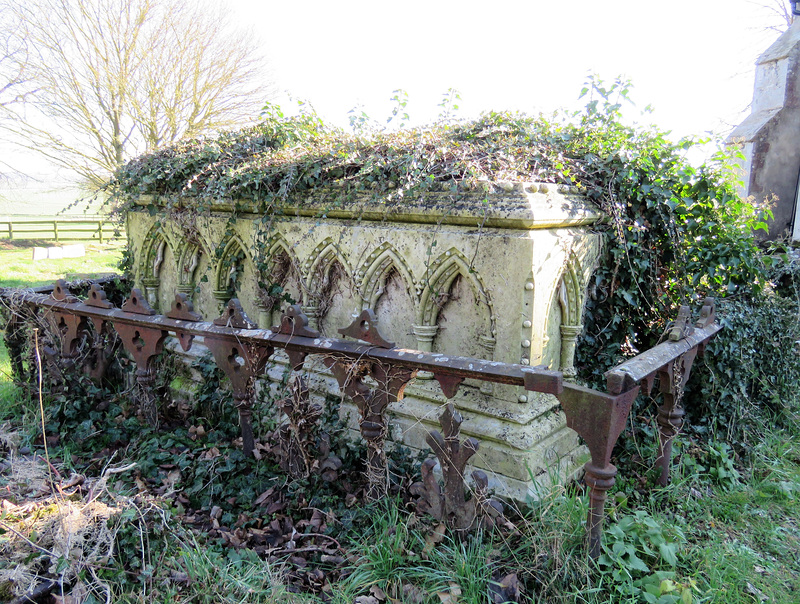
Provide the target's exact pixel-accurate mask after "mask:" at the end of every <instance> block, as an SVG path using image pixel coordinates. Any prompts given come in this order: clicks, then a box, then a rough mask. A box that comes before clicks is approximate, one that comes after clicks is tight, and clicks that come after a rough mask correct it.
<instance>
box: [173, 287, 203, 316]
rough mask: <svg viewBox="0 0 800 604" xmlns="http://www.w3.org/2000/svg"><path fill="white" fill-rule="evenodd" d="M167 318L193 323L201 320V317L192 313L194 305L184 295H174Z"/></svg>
mask: <svg viewBox="0 0 800 604" xmlns="http://www.w3.org/2000/svg"><path fill="white" fill-rule="evenodd" d="M167 317H169V318H170V319H177V320H179V321H192V322H195V323H196V322H197V321H202V320H203V317H201V316H200V315H199V314H198V313H196V312H195V311H194V304H192V301H191V300H190V299H189V296H187V295H186V294H175V300H174V301H173V302H172V308H171V309H170V311H169V312H168V313H167Z"/></svg>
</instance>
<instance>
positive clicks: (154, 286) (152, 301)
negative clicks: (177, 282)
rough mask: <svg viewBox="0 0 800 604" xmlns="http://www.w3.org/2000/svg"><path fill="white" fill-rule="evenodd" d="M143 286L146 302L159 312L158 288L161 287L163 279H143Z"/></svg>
mask: <svg viewBox="0 0 800 604" xmlns="http://www.w3.org/2000/svg"><path fill="white" fill-rule="evenodd" d="M142 285H143V286H144V296H145V300H147V303H148V304H149V305H150V307H151V308H152V309H153V310H158V286H159V285H161V279H159V278H158V277H154V278H150V279H142Z"/></svg>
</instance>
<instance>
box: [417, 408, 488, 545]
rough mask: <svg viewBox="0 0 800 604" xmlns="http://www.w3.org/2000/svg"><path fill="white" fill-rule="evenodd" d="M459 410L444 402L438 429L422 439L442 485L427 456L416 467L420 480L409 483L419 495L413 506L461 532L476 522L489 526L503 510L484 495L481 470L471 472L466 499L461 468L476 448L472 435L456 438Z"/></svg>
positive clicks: (463, 475)
mask: <svg viewBox="0 0 800 604" xmlns="http://www.w3.org/2000/svg"><path fill="white" fill-rule="evenodd" d="M462 422H463V418H462V417H461V414H460V413H459V412H458V411H457V410H456V409H455V407H453V404H452V403H448V404H447V406H446V407H445V410H444V412H443V413H442V415H441V417H440V418H439V424H440V425H441V427H442V432H443V433H444V434H442V433H440V432H438V431H436V430H433V431H432V432H429V433H428V436H427V438H426V439H425V440H426V441H427V443H428V445H429V446H430V447H431V449H433V453H434V455H436V457H437V458H438V460H439V465H440V466H441V469H442V478H443V479H444V489H442V487H441V486H440V485H439V481H438V480H436V478H435V476H434V474H433V469H434V468H435V467H436V460H434V459H428V460H426V461H425V462H424V463H423V464H422V467H421V468H420V472H421V474H422V482H418V483H415V484H413V485H411V493H412V494H413V495H416V496H417V497H419V499H418V500H417V509H418V511H420V512H423V513H428V514H431V515H432V516H433V517H434V518H436V519H437V520H440V521H442V522H445V523H446V524H447V525H448V526H449V528H450V529H451V530H454V531H456V532H457V534H463V533H465V532H466V531H469V530H471V529H473V528H475V527H476V526H479V525H483V526H492V525H493V524H494V523H495V522H496V521H497V520H498V519H499V518H501V517H502V514H503V506H502V505H501V504H500V503H499V502H497V501H495V500H493V499H490V498H489V496H488V493H487V491H488V482H489V481H488V478H487V476H486V474H485V473H484V472H481V471H480V470H476V471H474V472H472V479H473V481H474V483H475V488H474V491H473V494H472V497H471V498H470V499H469V500H468V499H467V498H466V493H467V491H468V487H467V485H466V482H465V474H464V468H465V467H466V465H467V461H468V460H469V458H470V457H472V456H473V455H475V453H476V452H477V450H478V441H477V439H475V438H467V439H466V440H464V441H463V442H462V441H461V440H460V431H461V423H462Z"/></svg>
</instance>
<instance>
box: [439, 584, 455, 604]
mask: <svg viewBox="0 0 800 604" xmlns="http://www.w3.org/2000/svg"><path fill="white" fill-rule="evenodd" d="M436 595H437V596H439V599H440V600H441V601H442V604H457V602H458V599H459V598H460V597H461V587H460V586H459V585H458V583H453V582H451V583H450V590H449V591H440V592H437V594H436Z"/></svg>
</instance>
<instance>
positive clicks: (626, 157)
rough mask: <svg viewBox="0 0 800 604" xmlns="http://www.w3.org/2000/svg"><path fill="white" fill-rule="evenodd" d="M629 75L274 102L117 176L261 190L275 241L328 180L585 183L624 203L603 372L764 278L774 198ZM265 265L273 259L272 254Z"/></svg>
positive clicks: (610, 283) (235, 199)
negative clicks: (672, 129)
mask: <svg viewBox="0 0 800 604" xmlns="http://www.w3.org/2000/svg"><path fill="white" fill-rule="evenodd" d="M628 90H629V84H628V83H627V82H625V81H623V80H620V79H617V80H616V81H614V82H612V83H610V84H607V83H605V82H603V81H602V80H599V79H597V78H590V80H589V81H588V83H587V86H586V88H585V89H584V91H583V94H584V95H585V96H586V98H587V104H586V107H585V109H584V110H583V111H582V112H579V113H576V114H565V113H559V114H555V115H552V116H544V115H537V116H531V115H526V114H521V113H508V112H506V113H495V112H490V113H486V114H483V115H482V116H481V117H479V118H478V119H475V120H471V121H456V120H454V119H453V116H452V111H453V109H454V108H456V106H455V105H454V100H457V95H456V94H455V93H454V91H448V94H449V95H450V97H448V98H447V99H446V101H445V106H444V108H445V109H446V112H447V115H446V116H445V117H443V118H442V119H440V120H439V121H438V122H437V123H435V124H432V125H430V126H427V127H422V128H413V129H405V128H401V129H399V130H397V131H394V132H389V131H385V130H380V129H378V128H374V127H367V126H368V125H369V122H368V120H367V118H366V117H365V116H356V117H357V118H358V119H356V122H358V123H357V125H358V126H359V127H358V128H355V127H354V130H355V131H356V132H355V133H346V132H344V131H342V130H340V129H337V128H334V127H331V126H329V125H327V124H325V123H324V122H323V121H322V120H321V119H320V118H319V117H318V116H317V115H316V114H315V113H313V111H306V112H304V113H301V114H300V115H299V116H292V117H287V116H285V115H284V114H283V113H282V112H281V110H280V109H279V108H278V107H276V106H273V105H268V106H267V107H266V108H265V109H264V113H263V115H262V120H261V122H260V123H259V124H257V125H255V126H253V127H251V128H247V129H244V130H240V131H237V132H229V133H224V134H222V135H220V136H218V137H217V138H215V139H194V140H187V141H183V142H180V143H178V144H176V145H173V146H170V147H167V148H164V149H161V150H158V151H155V152H153V153H150V154H147V155H143V156H141V157H139V158H137V159H135V160H133V161H131V162H129V163H128V164H126V165H124V166H123V167H122V168H121V169H120V170H119V171H118V172H117V174H116V176H115V178H114V179H113V181H112V182H111V183H110V184H109V191H110V192H111V194H112V201H113V203H115V204H117V206H119V207H120V208H121V210H122V211H127V210H129V209H131V208H132V207H133V204H135V203H140V200H141V199H142V198H143V196H151V197H152V200H153V202H152V205H151V206H150V209H151V211H152V212H154V213H159V214H161V213H169V212H198V213H199V212H207V211H209V210H210V208H211V207H212V206H215V205H218V204H226V205H228V206H229V207H231V208H232V210H233V212H232V214H231V220H234V221H235V220H236V217H237V215H238V214H237V212H238V211H240V210H241V206H242V202H246V203H247V204H248V206H249V207H251V208H252V207H253V206H255V207H256V208H257V209H258V212H259V213H260V214H261V215H262V220H261V221H260V225H261V226H260V227H258V228H259V229H260V231H259V233H258V235H257V237H261V238H262V240H266V238H267V237H268V234H269V231H270V229H271V227H272V223H273V221H274V220H275V219H276V218H277V219H279V217H280V215H281V210H282V208H284V207H286V205H287V204H291V205H292V206H294V207H296V206H299V205H302V204H303V203H304V202H306V201H307V200H308V199H309V196H310V194H311V193H312V192H314V193H317V192H319V191H324V192H325V194H326V197H325V198H326V199H328V200H330V203H331V204H332V205H348V204H351V205H352V204H358V203H360V202H362V201H364V200H367V201H370V202H371V203H377V204H382V205H383V206H385V207H386V209H387V213H388V212H389V211H390V210H391V209H392V208H395V207H396V206H397V205H398V204H403V203H406V202H409V201H411V200H415V199H418V198H419V197H420V196H421V195H422V194H424V193H425V192H427V191H430V190H442V189H444V190H447V191H450V192H451V193H452V195H451V199H453V203H457V200H458V196H459V195H460V194H462V193H466V192H470V193H471V192H474V191H476V190H477V191H486V192H489V191H491V190H492V188H493V186H494V185H493V183H496V182H498V181H528V182H530V181H534V182H549V183H555V184H564V185H570V186H578V187H579V188H580V189H581V190H582V191H583V192H584V194H585V195H586V197H587V198H588V199H590V200H591V201H592V202H594V203H595V204H596V205H597V206H598V207H599V208H600V209H601V210H602V211H603V212H604V213H605V215H606V216H607V217H608V220H606V221H605V222H604V223H603V224H602V225H600V226H599V227H598V228H599V229H600V230H601V231H602V232H603V234H604V236H605V237H604V239H605V245H604V247H603V257H602V258H601V262H600V265H599V268H598V270H597V271H596V272H595V274H594V276H593V277H592V280H591V283H589V284H587V285H588V287H589V291H590V296H589V298H588V301H587V305H586V311H585V316H584V325H585V327H586V329H585V333H584V337H583V339H582V342H581V344H580V346H579V349H578V358H577V363H576V364H577V366H578V367H579V372H580V373H581V374H582V375H583V376H584V377H588V378H589V379H590V381H591V380H592V379H594V381H595V382H597V381H599V379H600V376H601V374H602V372H603V371H605V370H606V369H608V368H609V367H611V366H612V365H614V364H615V363H617V362H619V361H620V359H621V358H622V357H623V356H624V355H625V354H629V353H631V352H634V351H636V350H637V349H642V348H644V347H648V346H651V345H653V344H654V343H655V342H656V341H657V340H658V339H659V338H660V336H661V334H662V333H663V330H664V328H665V323H666V320H667V318H668V317H670V316H672V314H673V312H674V309H675V308H676V307H677V306H678V305H679V304H685V303H692V302H695V301H697V300H700V299H702V298H703V297H705V296H706V295H714V296H728V295H733V294H737V295H738V294H743V293H748V292H750V293H752V292H756V293H757V292H758V291H759V290H760V288H761V287H762V285H763V282H764V278H763V276H762V275H763V271H764V259H763V258H764V257H763V256H762V255H761V253H760V252H759V249H758V246H757V243H756V240H755V238H754V235H753V233H754V230H755V229H758V228H765V227H766V224H765V220H766V219H768V218H769V216H770V214H769V209H768V208H766V207H756V206H754V205H753V204H751V203H750V202H749V201H747V200H742V199H741V198H740V197H739V196H738V195H737V193H736V190H735V182H734V175H733V173H732V170H731V168H729V167H728V166H729V161H728V160H729V158H727V157H725V156H724V155H722V154H719V155H718V156H716V157H714V158H713V159H712V160H711V161H709V162H707V163H706V164H704V165H701V166H695V165H693V164H692V163H691V162H690V161H689V160H688V159H687V157H686V153H687V150H688V149H689V148H690V147H691V146H692V145H693V144H695V142H694V141H691V140H680V141H678V142H674V141H672V140H671V138H670V137H669V135H668V134H667V133H664V132H662V131H660V130H659V129H657V128H655V127H645V126H641V125H638V124H631V123H629V122H628V121H626V120H625V119H624V117H623V111H622V107H623V104H624V103H625V102H627V100H628ZM394 98H395V101H396V102H397V104H398V111H396V112H394V113H393V116H392V117H393V118H394V117H398V115H400V114H402V115H401V121H402V122H405V121H406V120H407V118H408V116H407V114H405V113H404V110H405V103H406V102H407V95H405V93H404V92H403V91H396V93H395V97H394ZM390 119H392V118H390ZM316 199H317V200H318V199H319V198H318V197H316ZM487 199H488V200H490V199H491V198H490V197H487ZM489 203H491V202H490V201H489ZM256 268H257V269H258V271H260V272H261V273H262V274H264V275H267V274H268V273H269V267H268V266H267V262H266V260H265V259H261V260H258V259H257V266H256ZM261 285H262V287H263V288H264V290H265V291H268V290H269V288H270V286H271V284H269V283H262V284H261Z"/></svg>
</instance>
